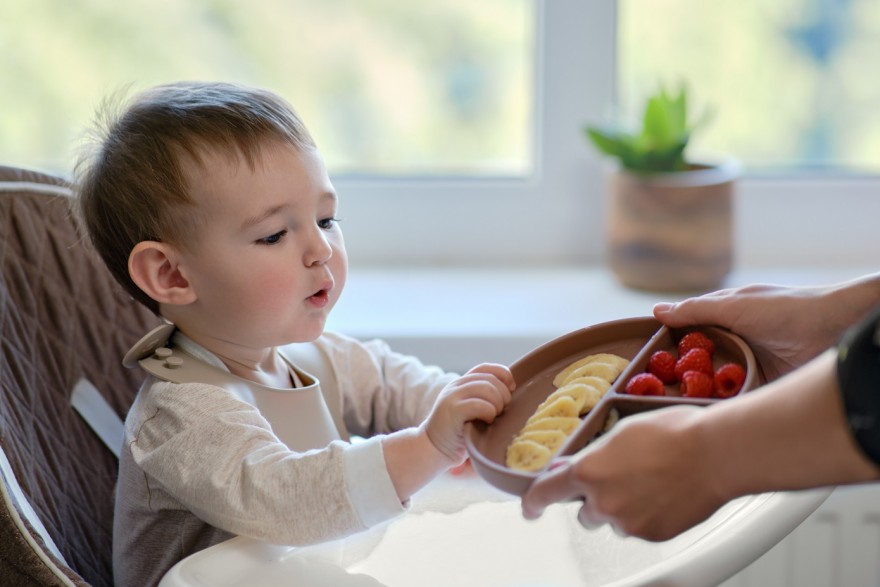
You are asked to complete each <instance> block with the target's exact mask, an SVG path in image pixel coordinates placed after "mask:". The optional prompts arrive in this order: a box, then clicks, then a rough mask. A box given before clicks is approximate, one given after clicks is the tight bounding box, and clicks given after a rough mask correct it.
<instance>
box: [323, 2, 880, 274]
mask: <svg viewBox="0 0 880 587" xmlns="http://www.w3.org/2000/svg"><path fill="white" fill-rule="evenodd" d="M534 15H535V27H536V30H535V55H534V59H535V62H534V80H535V88H534V90H533V91H534V95H533V99H534V109H535V110H534V116H533V119H532V133H533V137H534V142H533V153H532V157H533V163H532V173H531V175H529V176H527V177H521V178H519V177H453V176H424V177H419V176H409V177H383V176H344V175H340V176H339V177H335V176H334V177H333V182H334V185H335V186H336V188H337V190H338V192H339V193H340V196H341V202H342V204H341V208H340V215H341V217H342V218H343V219H344V223H343V229H344V231H345V234H346V240H347V243H348V250H349V258H350V260H351V263H352V265H353V266H354V267H369V266H407V265H413V266H414V265H418V266H548V265H553V266H565V265H572V264H592V265H598V264H601V263H602V262H603V257H604V240H605V229H604V210H605V205H604V197H605V195H604V194H605V190H604V185H605V183H606V178H607V173H608V167H607V163H606V162H604V161H603V160H601V158H600V157H599V156H598V155H597V154H596V153H595V152H594V151H593V150H592V149H591V148H590V147H589V145H588V144H587V142H586V141H585V139H584V136H583V133H582V127H583V125H584V124H585V123H586V122H587V121H595V120H601V119H603V118H604V117H605V116H607V114H608V113H609V112H612V111H613V108H612V106H613V103H614V100H615V92H616V89H615V88H616V72H615V65H616V63H615V61H616V59H615V55H616V43H617V37H616V18H617V10H616V2H615V1H614V0H593V1H591V2H584V1H583V0H535V2H534ZM878 194H880V177H878V176H859V177H855V176H844V175H839V174H836V175H835V174H827V175H816V174H813V173H807V172H805V173H799V172H792V173H790V174H786V175H780V176H776V177H772V178H768V177H749V176H746V177H744V178H742V180H741V181H740V182H739V185H738V191H737V206H736V223H737V228H736V231H737V232H736V234H737V239H738V240H737V262H738V263H741V264H745V265H749V266H776V265H790V266H809V265H815V264H816V263H823V264H832V265H833V264H844V265H850V266H862V265H864V266H871V265H875V264H876V254H872V253H874V252H875V251H880V247H877V246H875V245H874V242H875V235H876V229H875V227H874V226H873V224H874V223H873V222H872V219H873V218H876V217H880V198H878V197H877V195H878ZM829 219H831V221H829ZM805 250H806V251H810V254H805V253H804V251H805Z"/></svg>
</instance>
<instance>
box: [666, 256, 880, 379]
mask: <svg viewBox="0 0 880 587" xmlns="http://www.w3.org/2000/svg"><path fill="white" fill-rule="evenodd" d="M878 303H880V273H874V274H870V275H865V276H863V277H859V278H857V279H852V280H849V281H845V282H841V283H836V284H832V285H822V286H802V287H791V286H780V285H765V284H757V285H749V286H745V287H738V288H731V289H724V290H720V291H717V292H713V293H710V294H706V295H704V296H699V297H694V298H690V299H687V300H684V301H682V302H679V303H676V304H668V303H662V304H657V305H656V306H655V307H654V316H655V317H656V318H657V319H658V320H660V321H661V322H663V323H664V324H666V325H668V326H671V327H680V326H690V325H709V324H715V325H719V326H723V327H726V328H728V329H730V330H732V331H733V332H736V333H737V334H739V335H740V336H742V337H743V338H744V339H746V341H747V342H748V343H749V345H750V346H751V347H752V349H753V350H754V352H755V356H756V358H757V359H758V361H759V362H760V363H761V367H762V368H763V370H764V374H765V375H766V376H767V378H768V379H770V380H772V379H776V378H777V377H779V376H781V375H784V374H786V373H789V372H790V371H792V370H793V369H796V368H797V367H800V366H801V365H804V364H805V363H807V362H808V361H810V360H811V359H813V358H815V357H816V356H818V355H819V354H820V353H821V352H822V351H824V350H825V349H827V348H829V347H831V346H832V345H834V344H835V343H836V342H837V340H838V339H839V338H840V336H841V335H842V334H843V332H844V331H845V330H846V329H847V328H849V327H850V326H852V325H853V324H855V323H857V322H858V321H859V320H861V319H862V318H863V317H864V316H865V315H866V314H867V313H868V312H869V311H870V310H871V309H872V308H873V307H874V306H875V305H877V304H878Z"/></svg>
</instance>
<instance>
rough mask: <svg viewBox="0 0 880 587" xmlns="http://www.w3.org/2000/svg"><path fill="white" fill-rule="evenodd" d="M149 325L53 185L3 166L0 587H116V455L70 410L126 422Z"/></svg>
mask: <svg viewBox="0 0 880 587" xmlns="http://www.w3.org/2000/svg"><path fill="white" fill-rule="evenodd" d="M157 322H158V321H157V319H156V318H155V317H154V316H153V315H152V314H151V313H150V312H148V311H147V310H146V309H144V308H142V307H141V306H139V305H138V304H136V303H135V302H134V301H132V300H131V298H130V297H129V296H128V295H126V294H125V293H124V292H123V291H122V290H121V288H120V287H119V286H117V285H116V283H115V282H114V281H113V279H112V278H111V277H110V275H109V273H108V272H107V270H106V269H105V268H104V267H103V265H102V264H101V262H100V260H99V259H98V257H97V255H96V254H95V253H94V252H92V251H91V250H90V249H89V248H88V247H87V246H86V245H85V244H84V243H83V238H82V237H81V236H80V235H79V234H78V232H77V230H76V227H75V223H74V221H73V219H72V217H71V213H70V190H69V188H68V186H67V184H66V183H65V181H64V180H63V179H61V178H57V177H52V176H49V175H46V174H42V173H37V172H33V171H28V170H22V169H15V168H9V167H2V166H0V449H2V453H0V472H2V474H0V477H2V483H0V489H2V496H0V497H2V499H3V504H2V506H0V585H16V586H19V585H21V586H29V585H96V586H106V585H112V574H111V530H112V518H113V489H114V484H115V480H116V470H117V461H116V457H115V456H114V455H113V454H112V453H111V451H110V450H109V449H107V448H106V447H105V446H104V444H102V442H101V441H100V440H99V438H98V437H97V436H96V435H95V433H94V432H93V431H92V430H91V428H90V427H89V426H88V425H87V424H86V423H85V421H84V420H83V419H82V418H81V417H80V415H79V414H78V413H77V412H76V411H74V409H73V408H72V407H71V404H70V395H71V391H72V389H73V388H74V386H75V385H76V384H77V382H78V381H80V380H81V379H86V380H88V381H90V382H91V383H92V384H94V386H95V387H96V388H97V389H98V390H99V391H100V392H101V394H102V395H103V396H104V398H105V399H106V401H107V402H108V403H109V405H110V406H111V407H112V409H113V411H115V412H116V414H117V415H118V416H120V417H124V414H125V412H126V411H127V410H128V408H129V406H130V405H131V402H132V401H133V399H134V394H135V392H136V390H137V388H138V385H139V384H140V377H141V374H140V372H139V371H137V370H132V371H129V370H127V369H125V368H124V367H122V365H121V362H120V361H121V357H122V356H123V354H124V352H125V351H126V350H127V349H128V348H129V347H130V346H131V345H132V344H133V343H134V342H135V341H137V340H138V339H139V338H140V336H141V335H142V334H143V333H145V332H146V331H147V330H149V329H150V328H152V327H153V326H155V325H156V324H157Z"/></svg>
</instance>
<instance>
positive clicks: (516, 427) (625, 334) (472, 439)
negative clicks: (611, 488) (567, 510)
mask: <svg viewBox="0 0 880 587" xmlns="http://www.w3.org/2000/svg"><path fill="white" fill-rule="evenodd" d="M694 330H698V331H700V332H703V333H704V334H706V335H707V336H708V337H709V338H710V339H712V341H713V342H714V343H715V355H714V356H713V363H714V365H715V368H716V369H717V368H718V367H720V366H721V365H723V364H725V363H730V362H732V363H737V364H739V365H740V366H742V367H743V368H744V369H745V372H746V380H745V382H744V383H743V386H742V389H741V390H740V392H739V393H744V392H746V391H749V390H751V389H754V388H755V387H757V386H758V385H760V383H761V381H762V377H761V375H760V373H759V368H758V365H757V362H756V361H755V357H754V354H753V353H752V351H751V349H750V348H749V347H748V345H746V343H745V342H744V341H743V340H742V339H741V338H740V337H739V336H737V335H735V334H733V333H731V332H729V331H727V330H724V329H721V328H717V327H710V326H701V327H688V328H667V327H666V326H664V325H662V324H661V323H660V322H658V321H657V320H655V319H654V318H628V319H624V320H615V321H611V322H605V323H602V324H597V325H595V326H590V327H588V328H583V329H581V330H576V331H574V332H571V333H569V334H566V335H564V336H561V337H559V338H557V339H555V340H552V341H550V342H548V343H546V344H544V345H542V346H540V347H538V348H537V349H535V350H534V351H532V352H530V353H528V354H527V355H525V356H523V357H522V358H520V359H519V360H517V361H516V362H515V363H514V364H513V365H511V366H510V369H511V371H512V372H513V376H514V379H515V380H516V383H517V388H516V390H515V391H514V392H513V398H512V399H511V401H510V404H508V406H507V408H506V409H505V410H504V412H503V413H502V414H501V415H500V416H499V417H498V418H497V419H496V420H495V422H493V423H492V424H489V425H487V424H485V423H483V422H473V423H471V424H469V425H468V429H467V431H466V434H465V442H466V445H467V450H468V453H469V455H470V458H471V462H472V463H473V466H474V469H475V470H476V471H477V473H478V474H479V475H480V476H481V477H483V478H484V479H485V480H486V481H488V482H489V483H490V484H492V485H494V486H495V487H497V488H499V489H501V490H503V491H506V492H508V493H512V494H514V495H522V494H523V493H525V492H526V490H527V489H528V488H529V486H530V485H531V484H532V482H533V481H534V480H535V478H536V477H537V476H538V474H539V473H540V472H537V473H531V472H525V471H517V470H514V469H510V468H508V467H507V466H505V464H504V463H505V454H506V452H507V446H508V445H509V444H510V441H511V440H512V439H513V437H514V436H516V435H517V434H518V433H519V431H520V429H521V428H522V427H523V425H524V424H525V422H526V420H528V419H529V417H531V415H532V414H533V413H534V412H535V410H536V409H537V407H538V405H539V404H540V403H541V402H543V401H544V400H545V399H546V398H547V396H549V395H550V394H551V393H553V392H554V391H555V389H556V388H555V387H554V386H553V378H554V377H555V376H556V374H557V373H559V371H561V370H562V369H564V368H565V367H566V366H568V365H569V364H571V363H573V362H574V361H577V360H578V359H581V358H583V357H586V356H587V355H593V354H596V353H613V354H615V355H619V356H621V357H624V358H626V359H629V360H630V364H629V365H628V366H627V368H626V369H625V370H624V371H623V372H622V373H621V374H620V376H619V377H618V378H617V380H616V381H615V382H614V384H613V385H612V386H611V388H610V389H609V390H608V391H607V392H606V393H605V395H604V396H603V397H602V399H601V400H600V402H599V403H598V404H597V405H596V406H595V407H594V408H593V409H592V410H591V411H590V412H588V413H587V414H586V415H585V416H582V417H581V419H582V422H581V424H580V426H579V427H578V428H577V429H576V430H575V431H574V432H573V433H572V434H571V436H569V438H568V439H567V440H566V441H565V443H564V444H563V445H562V447H561V448H560V449H559V451H558V452H557V456H562V455H571V454H574V453H576V452H577V451H579V450H580V449H581V448H583V447H584V446H586V445H587V444H588V443H589V442H590V441H591V440H593V439H594V438H595V437H596V436H597V435H599V434H600V433H601V432H602V430H603V428H604V427H605V422H606V418H607V417H608V415H609V414H610V413H611V412H612V410H616V412H617V414H618V415H619V416H620V417H621V418H625V417H626V416H629V415H632V414H636V413H640V412H645V411H648V410H653V409H656V408H662V407H666V406H671V405H676V404H690V405H701V406H702V405H708V404H712V403H715V402H718V401H730V400H729V399H728V400H722V399H703V398H687V397H682V396H681V393H680V391H679V389H678V384H675V385H668V386H666V396H653V397H647V396H633V395H628V394H627V393H625V392H624V388H625V387H626V382H627V381H629V379H630V378H631V377H632V376H634V375H636V374H638V373H643V372H644V371H645V369H646V368H647V365H648V359H649V358H650V356H651V354H652V353H654V352H655V351H658V350H668V351H670V352H672V353H673V354H674V355H676V356H678V352H677V350H676V347H677V345H678V341H679V340H680V339H681V337H683V336H684V335H685V334H687V333H688V332H691V331H694Z"/></svg>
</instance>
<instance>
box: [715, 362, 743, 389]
mask: <svg viewBox="0 0 880 587" xmlns="http://www.w3.org/2000/svg"><path fill="white" fill-rule="evenodd" d="M745 380H746V372H745V370H744V369H743V368H742V367H740V366H739V365H737V364H736V363H727V364H726V365H722V366H721V367H719V368H718V371H716V372H715V397H720V398H728V397H733V396H734V395H736V394H737V393H739V390H740V389H742V386H743V383H744V382H745Z"/></svg>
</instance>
